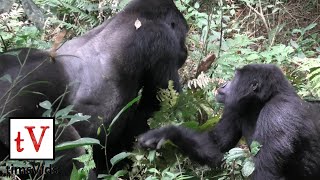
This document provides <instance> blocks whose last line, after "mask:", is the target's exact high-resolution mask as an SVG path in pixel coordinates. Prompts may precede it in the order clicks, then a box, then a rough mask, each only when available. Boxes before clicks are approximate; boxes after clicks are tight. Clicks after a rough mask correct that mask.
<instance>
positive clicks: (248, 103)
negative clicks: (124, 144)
mask: <svg viewBox="0 0 320 180" xmlns="http://www.w3.org/2000/svg"><path fill="white" fill-rule="evenodd" d="M217 100H218V101H219V102H222V103H224V111H223V115H222V118H221V119H220V121H219V123H218V124H217V125H216V126H215V127H214V129H213V130H211V131H209V132H204V133H197V132H194V131H192V130H189V129H186V128H183V127H176V126H169V127H163V128H160V129H155V130H151V131H149V132H147V133H145V134H143V135H141V136H140V137H139V144H140V146H142V147H147V148H159V147H160V146H161V143H162V142H163V140H166V139H168V140H171V141H172V142H173V143H174V144H176V145H177V146H179V147H180V148H181V149H182V150H183V151H184V152H185V153H186V154H187V155H189V156H190V157H191V158H192V159H194V160H196V161H198V162H200V163H202V164H208V165H210V166H214V167H216V166H220V165H221V163H222V162H221V161H222V159H223V155H224V153H225V152H226V151H228V150H229V149H231V148H233V147H234V146H235V145H236V144H237V143H238V141H239V139H240V138H241V137H242V136H244V137H245V139H246V141H247V143H248V144H251V142H252V141H253V140H255V141H258V142H259V143H260V144H261V145H262V147H261V149H260V151H259V152H258V154H257V155H256V156H255V157H254V162H255V171H254V173H253V174H252V179H255V180H264V179H265V180H279V179H319V178H320V114H319V113H318V111H319V108H318V107H317V106H313V105H312V104H311V103H306V102H305V101H303V100H301V99H300V97H299V96H298V95H297V93H296V92H295V90H294V88H293V87H292V85H290V83H289V82H288V81H287V79H286V78H285V76H284V75H283V73H282V72H281V70H280V69H279V68H277V67H276V66H274V65H264V64H251V65H247V66H244V67H243V68H241V69H238V70H237V71H236V73H235V77H234V79H233V80H232V81H231V82H228V83H227V84H226V85H225V86H222V87H221V88H219V90H218V94H217Z"/></svg>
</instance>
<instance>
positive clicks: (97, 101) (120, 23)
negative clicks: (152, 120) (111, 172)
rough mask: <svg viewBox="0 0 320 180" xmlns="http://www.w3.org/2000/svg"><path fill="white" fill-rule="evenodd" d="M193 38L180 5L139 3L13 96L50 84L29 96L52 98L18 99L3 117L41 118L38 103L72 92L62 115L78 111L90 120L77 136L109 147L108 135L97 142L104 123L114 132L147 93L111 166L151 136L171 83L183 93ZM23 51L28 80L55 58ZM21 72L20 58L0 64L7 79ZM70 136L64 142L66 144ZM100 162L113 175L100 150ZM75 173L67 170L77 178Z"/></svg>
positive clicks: (4, 136)
mask: <svg viewBox="0 0 320 180" xmlns="http://www.w3.org/2000/svg"><path fill="white" fill-rule="evenodd" d="M136 21H140V22H141V27H135V22H136ZM187 31H188V26H187V23H186V20H185V19H184V17H183V16H182V14H181V13H180V12H179V11H178V9H177V8H176V6H175V4H174V2H173V0H133V1H131V2H130V3H129V4H128V5H127V7H126V8H125V9H124V10H122V11H121V12H119V13H118V14H117V15H115V16H114V17H113V18H111V19H109V20H107V21H106V22H104V23H103V24H102V25H100V26H98V27H96V28H94V29H93V30H91V31H89V32H88V33H86V34H85V35H83V36H81V37H78V38H75V39H73V40H70V41H68V42H66V43H65V44H63V45H62V46H61V47H60V48H59V50H58V51H57V54H56V57H55V60H54V61H50V60H47V61H46V62H44V64H43V65H42V66H41V67H40V68H39V69H37V70H36V71H34V72H33V73H32V74H31V75H30V76H28V77H27V78H25V79H24V80H23V81H21V82H20V83H19V85H18V86H17V87H16V88H14V89H13V90H12V94H16V93H17V92H18V90H19V89H20V88H21V87H23V86H25V85H27V84H30V83H31V82H36V81H47V82H49V84H36V85H33V86H31V87H29V89H28V90H32V91H36V92H41V93H43V94H45V95H46V96H41V95H36V94H25V95H23V96H17V97H16V98H15V99H14V100H13V101H11V102H10V103H9V104H7V105H6V107H5V111H4V112H8V111H10V110H12V109H16V108H18V110H17V111H14V112H12V113H10V114H9V116H40V115H41V113H42V112H43V111H42V109H41V108H38V106H37V105H38V104H39V102H41V101H44V100H49V101H51V102H53V101H54V100H55V99H56V98H58V97H59V96H60V95H61V94H62V93H63V92H64V90H65V88H66V85H68V84H72V85H71V86H70V88H69V91H70V92H69V93H68V94H67V96H66V97H65V98H64V102H63V104H62V107H64V106H66V105H69V104H73V105H74V109H75V111H77V112H81V113H83V114H88V115H91V118H90V122H80V123H76V124H74V128H75V129H76V130H77V132H78V133H79V135H80V136H81V137H94V138H98V139H99V140H100V142H101V143H102V144H104V142H105V133H104V131H101V134H100V135H99V136H97V128H98V127H99V126H100V125H101V123H104V125H105V127H108V126H109V124H110V122H111V120H112V119H113V118H114V117H115V115H116V114H117V113H118V112H119V111H120V110H121V108H123V107H124V106H125V105H126V104H127V103H128V102H129V101H131V100H132V99H133V98H135V97H136V96H137V95H138V92H139V90H140V89H141V88H143V91H142V98H141V100H140V102H139V104H138V106H137V107H135V108H134V107H133V108H131V109H130V110H129V111H127V112H125V113H123V114H122V115H121V117H120V119H118V120H117V121H116V123H115V124H114V125H113V127H112V129H111V134H110V136H109V137H108V144H107V149H108V158H110V157H112V156H113V155H115V154H116V153H119V152H121V151H122V150H126V149H129V148H130V147H131V145H132V141H133V140H134V136H136V135H138V134H140V133H142V132H145V131H146V130H148V125H147V119H148V118H149V117H150V116H151V114H152V113H153V112H154V111H156V110H157V109H158V108H159V102H158V101H157V99H156V93H157V91H158V89H159V88H166V87H167V85H168V81H169V80H173V81H174V84H175V88H176V89H177V90H178V91H179V90H180V84H179V75H178V69H179V68H180V67H181V66H182V65H183V63H184V62H185V60H186V57H187V48H186V46H185V37H186V34H187ZM19 51H21V52H20V56H21V59H22V60H24V59H26V64H25V66H24V68H23V71H22V75H26V74H27V73H28V72H29V71H31V70H32V69H34V68H35V67H36V66H37V65H38V64H40V63H42V62H43V61H45V59H48V57H49V54H48V53H47V52H46V51H41V50H36V49H27V48H24V49H20V50H19ZM19 68H20V65H19V63H18V61H17V58H16V57H15V56H11V55H8V54H2V55H1V56H0V77H1V76H3V75H4V74H10V75H11V76H12V77H13V78H15V77H16V76H17V73H18V71H19ZM8 88H9V83H7V82H3V81H0V97H1V96H2V95H3V94H4V93H5V92H6V91H7V89H8ZM4 100H5V98H3V99H1V100H0V104H4ZM1 109H2V108H1ZM1 109H0V110H1ZM4 114H5V113H4ZM100 117H101V118H102V121H101V120H99V119H100ZM7 128H8V124H7V122H6V121H4V122H1V124H0V131H1V134H0V140H1V141H0V142H1V143H0V157H3V156H5V155H6V154H7V151H6V150H5V149H6V148H7V147H8V133H7ZM67 136H68V134H67V133H66V134H65V135H63V136H62V140H63V139H64V137H67ZM74 156H75V154H74ZM69 158H70V157H69ZM94 159H95V161H96V165H97V170H98V173H101V172H102V171H103V170H106V166H105V165H106V159H105V155H104V150H101V147H98V146H97V147H94ZM69 167H71V166H68V168H63V169H68V170H71V169H70V168H69Z"/></svg>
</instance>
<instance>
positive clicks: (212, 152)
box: [138, 113, 241, 167]
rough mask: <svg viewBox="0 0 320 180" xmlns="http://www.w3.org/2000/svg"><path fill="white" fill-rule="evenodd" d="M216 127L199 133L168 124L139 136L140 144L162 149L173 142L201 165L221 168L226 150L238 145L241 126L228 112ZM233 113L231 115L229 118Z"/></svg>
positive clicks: (145, 146)
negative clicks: (162, 146)
mask: <svg viewBox="0 0 320 180" xmlns="http://www.w3.org/2000/svg"><path fill="white" fill-rule="evenodd" d="M224 116H225V117H222V119H221V120H220V121H219V123H218V124H217V125H216V126H215V127H214V129H213V130H211V131H208V132H202V133H200V132H195V131H193V130H190V129H187V128H184V127H177V126H168V127H163V128H160V129H155V130H151V131H149V132H147V133H145V134H143V135H141V136H140V137H139V139H138V143H139V146H141V147H144V148H151V149H159V148H160V146H161V144H162V143H163V142H164V141H165V140H170V141H172V142H173V143H174V144H175V145H177V146H178V147H179V148H180V149H181V150H182V151H183V152H184V153H185V154H187V155H188V156H189V157H190V158H191V159H193V160H195V161H197V162H199V163H200V164H207V165H209V166H212V167H219V166H220V165H221V162H222V158H223V155H224V152H226V151H228V150H229V149H231V148H232V147H234V146H235V145H236V144H237V143H238V141H239V139H240V138H241V129H240V126H239V123H238V121H235V120H236V119H235V118H233V116H234V115H232V114H227V113H225V115H224ZM228 116H229V117H228Z"/></svg>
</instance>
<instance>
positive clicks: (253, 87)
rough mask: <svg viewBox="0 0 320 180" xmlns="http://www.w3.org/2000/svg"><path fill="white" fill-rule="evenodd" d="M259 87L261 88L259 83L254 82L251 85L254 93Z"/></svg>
mask: <svg viewBox="0 0 320 180" xmlns="http://www.w3.org/2000/svg"><path fill="white" fill-rule="evenodd" d="M258 86H259V83H258V82H253V83H252V84H251V89H252V90H253V91H257V90H258Z"/></svg>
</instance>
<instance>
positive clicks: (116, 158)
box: [110, 152, 132, 166]
mask: <svg viewBox="0 0 320 180" xmlns="http://www.w3.org/2000/svg"><path fill="white" fill-rule="evenodd" d="M130 155H132V153H128V152H122V153H119V154H117V155H115V156H113V158H111V159H110V162H111V165H112V166H114V165H115V164H117V163H118V162H120V161H121V160H123V159H125V158H127V157H128V156H130Z"/></svg>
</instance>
